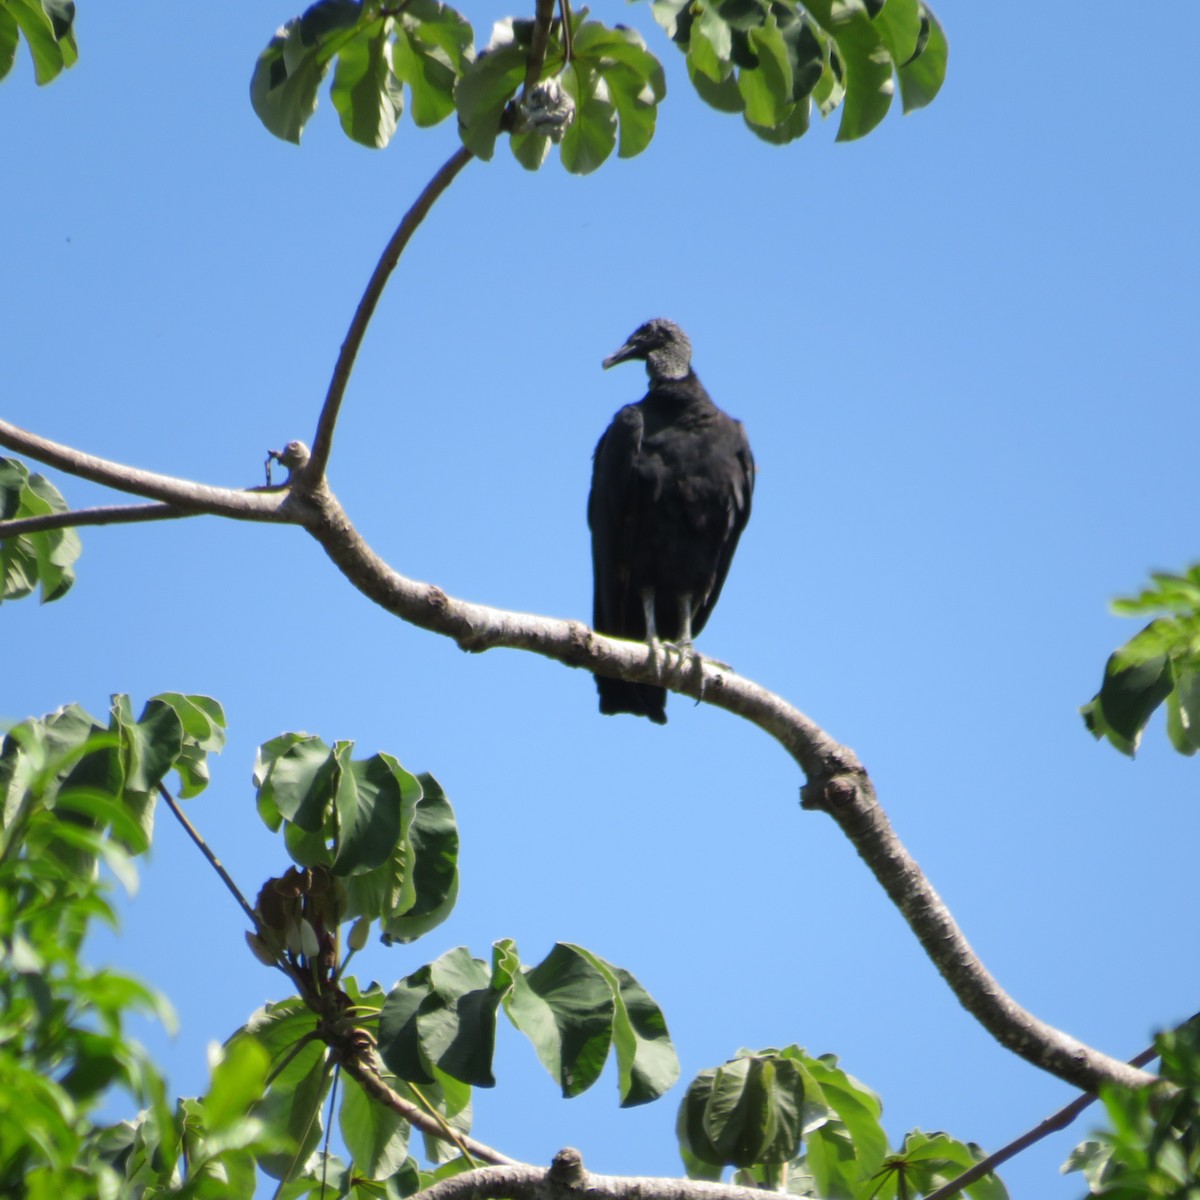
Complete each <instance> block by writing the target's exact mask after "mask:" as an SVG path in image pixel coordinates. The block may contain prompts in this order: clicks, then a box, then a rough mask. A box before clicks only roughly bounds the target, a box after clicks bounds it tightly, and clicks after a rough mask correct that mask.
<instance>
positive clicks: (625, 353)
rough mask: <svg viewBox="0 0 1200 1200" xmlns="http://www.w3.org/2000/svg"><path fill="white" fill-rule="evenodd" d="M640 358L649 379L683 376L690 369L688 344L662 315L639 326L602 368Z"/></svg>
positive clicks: (690, 353)
mask: <svg viewBox="0 0 1200 1200" xmlns="http://www.w3.org/2000/svg"><path fill="white" fill-rule="evenodd" d="M633 358H640V359H643V360H644V361H645V363H646V374H647V375H649V376H650V378H651V379H683V378H685V377H686V376H687V373H688V372H689V371H690V370H691V368H692V343H691V342H689V341H688V336H687V334H686V333H684V332H683V330H682V329H680V328H679V326H678V325H676V324H675V322H674V321H668V320H667V319H666V318H665V317H655V318H654V320H653V321H647V322H646V323H645V325H639V326H638V327H637V329H635V330H634V331H633V333H631V334H630V335H629V340H628V341H627V342H626V343H625V345H623V346H622V347H621V348H620V350H618V351H616V352H615V353H614V354H610V355H609V356H608V357H607V358H606V359H605V360H604V368H605V370H607V369H608V368H609V367H615V366H616V365H617V363H623V362H629V360H630V359H633Z"/></svg>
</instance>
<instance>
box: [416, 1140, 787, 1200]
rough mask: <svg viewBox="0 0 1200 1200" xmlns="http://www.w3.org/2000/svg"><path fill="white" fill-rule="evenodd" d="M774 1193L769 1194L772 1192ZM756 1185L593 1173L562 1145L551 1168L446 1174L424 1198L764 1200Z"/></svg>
mask: <svg viewBox="0 0 1200 1200" xmlns="http://www.w3.org/2000/svg"><path fill="white" fill-rule="evenodd" d="M768 1194H769V1193H768ZM763 1196H764V1193H763V1192H762V1191H760V1190H758V1189H757V1188H747V1187H735V1186H734V1185H733V1184H725V1183H707V1182H705V1181H703V1180H694V1179H656V1178H652V1177H647V1176H624V1175H593V1174H592V1173H591V1172H590V1171H585V1170H584V1169H583V1160H582V1158H581V1157H580V1154H579V1151H578V1150H574V1149H570V1148H568V1149H566V1150H560V1151H559V1152H558V1153H557V1154H556V1155H555V1156H554V1162H553V1163H551V1165H550V1167H549V1168H548V1169H545V1170H543V1169H542V1168H541V1167H531V1166H526V1165H524V1164H519V1165H515V1166H508V1167H483V1168H481V1169H480V1170H478V1171H464V1172H463V1173H462V1174H461V1175H455V1176H453V1177H452V1178H450V1179H443V1180H441V1181H440V1182H439V1183H435V1184H434V1185H433V1186H432V1187H429V1188H426V1189H425V1190H424V1191H423V1192H418V1193H417V1197H419V1200H582V1198H583V1197H586V1200H763Z"/></svg>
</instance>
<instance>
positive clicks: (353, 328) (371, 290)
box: [305, 146, 474, 480]
mask: <svg viewBox="0 0 1200 1200" xmlns="http://www.w3.org/2000/svg"><path fill="white" fill-rule="evenodd" d="M473 157H474V155H473V154H472V153H471V151H470V150H468V149H467V148H466V147H465V146H460V147H459V149H457V150H456V151H455V152H454V153H453V154H452V155H451V156H450V157H449V158H448V159H447V160H446V162H445V163H444V164H443V165H442V167H441V169H440V170H439V171H438V172H437V174H436V175H434V177H433V178H432V179H431V180H430V181H429V182H428V183H427V184H426V185H425V190H424V191H423V192H422V193H421V194H420V195H419V196H418V197H417V199H416V201H415V202H414V204H413V206H412V208H410V209H409V210H408V212H406V213H405V214H404V217H403V219H402V220H401V221H400V224H399V225H398V226H396V232H395V233H393V234H392V237H391V240H390V241H389V242H388V244H387V245H386V246H385V247H384V251H383V254H382V255H381V256H380V259H379V262H378V263H376V264H375V270H374V271H373V272H372V274H371V278H370V280H369V281H368V282H367V288H366V291H364V292H363V295H362V299H361V300H360V301H359V302H358V308H357V309H356V310H355V312H354V318H353V320H352V321H351V322H350V328H349V329H348V330H347V331H346V340H345V341H344V342H342V348H341V351H340V352H339V354H338V360H337V362H336V363H335V364H334V368H333V377H332V378H331V379H330V381H329V390H328V392H326V394H325V405H324V407H323V408H322V409H321V415H320V417H319V418H318V419H317V431H316V434H315V435H314V436H313V446H312V457H311V458H310V459H309V462H308V467H307V468H306V470H305V476H306V478H308V479H312V480H320V479H323V478H324V476H325V469H326V467H327V466H328V464H329V452H330V450H331V449H332V448H333V430H334V426H335V425H336V424H337V418H338V410H339V409H340V408H341V406H342V397H343V396H345V394H346V385H347V384H348V383H349V382H350V372H351V371H352V370H353V369H354V360H355V358H356V357H357V356H358V350H359V347H360V346H361V345H362V341H363V338H364V337H365V336H366V332H367V326H368V325H369V324H370V322H371V317H372V316H373V315H374V312H375V307H376V305H378V303H379V297H380V296H382V295H383V289H384V288H385V287H386V286H387V281H388V279H389V278H390V277H391V274H392V272H393V271H394V270H395V269H396V264H397V263H398V262H399V261H400V255H401V254H403V253H404V247H405V246H407V245H408V242H409V239H410V238H411V237H412V235H413V234H414V233H415V232H416V231H417V227H418V226H419V225H420V224H421V222H422V221H423V220H424V219H425V216H426V214H427V213H428V212H429V210H430V209H431V208H432V207H433V205H434V202H435V201H436V200H437V198H438V197H439V196H440V195H441V194H442V193H443V192H444V191H445V190H446V189H447V188H448V187H449V186H450V185H451V183H453V182H454V177H455V176H456V175H457V174H458V173H459V171H461V170H462V169H463V167H465V166H466V165H467V163H469V162H470V161H471V159H472V158H473Z"/></svg>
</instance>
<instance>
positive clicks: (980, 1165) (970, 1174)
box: [925, 1014, 1200, 1200]
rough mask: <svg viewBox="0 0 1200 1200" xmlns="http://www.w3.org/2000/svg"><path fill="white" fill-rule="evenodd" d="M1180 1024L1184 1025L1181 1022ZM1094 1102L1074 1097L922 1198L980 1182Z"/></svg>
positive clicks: (1088, 1095) (941, 1197) (1149, 1056)
mask: <svg viewBox="0 0 1200 1200" xmlns="http://www.w3.org/2000/svg"><path fill="white" fill-rule="evenodd" d="M1197 1015H1200V1014H1197ZM1195 1019H1196V1018H1195V1017H1189V1018H1188V1020H1189V1021H1194V1020H1195ZM1184 1024H1187V1022H1186V1021H1185V1022H1184ZM1157 1057H1158V1051H1157V1050H1156V1049H1155V1048H1154V1047H1153V1046H1150V1047H1148V1048H1147V1049H1145V1050H1143V1051H1142V1052H1141V1054H1135V1055H1134V1056H1133V1058H1131V1059H1130V1060H1129V1065H1130V1066H1131V1067H1144V1066H1146V1065H1147V1064H1148V1063H1152V1062H1153V1061H1154V1060H1155V1059H1156V1058H1157ZM1096 1100H1097V1096H1096V1094H1095V1093H1094V1092H1085V1093H1084V1094H1083V1095H1082V1096H1076V1097H1075V1099H1074V1100H1072V1101H1071V1103H1070V1104H1066V1105H1064V1106H1063V1107H1062V1108H1060V1109H1059V1110H1058V1112H1056V1113H1054V1114H1053V1115H1052V1116H1049V1117H1047V1118H1046V1119H1045V1120H1044V1121H1041V1122H1040V1123H1039V1124H1037V1125H1035V1126H1034V1127H1033V1128H1032V1129H1031V1130H1029V1131H1028V1132H1027V1133H1023V1134H1021V1136H1020V1137H1019V1138H1015V1139H1014V1140H1013V1141H1011V1142H1009V1143H1008V1145H1007V1146H1002V1147H1001V1148H1000V1149H999V1150H997V1151H996V1152H995V1153H994V1154H989V1155H988V1156H987V1158H981V1159H980V1160H979V1162H977V1163H976V1164H975V1165H974V1166H973V1167H971V1168H969V1169H968V1170H966V1171H964V1172H963V1173H962V1174H961V1175H959V1176H958V1178H957V1179H952V1180H950V1182H949V1183H944V1184H942V1186H941V1187H940V1188H938V1189H937V1191H935V1192H930V1193H929V1195H928V1196H926V1197H925V1200H950V1197H951V1196H957V1195H958V1194H959V1193H960V1192H962V1191H963V1189H964V1188H967V1187H970V1186H971V1184H973V1183H974V1182H975V1181H976V1180H977V1179H982V1178H983V1177H984V1176H985V1175H991V1174H992V1173H993V1172H994V1171H995V1170H996V1168H997V1167H999V1166H1000V1165H1001V1164H1002V1163H1006V1162H1008V1160H1009V1159H1010V1158H1015V1157H1016V1156H1017V1155H1018V1154H1020V1153H1021V1151H1022V1150H1027V1149H1028V1148H1029V1147H1030V1146H1032V1145H1034V1144H1035V1143H1037V1142H1040V1141H1041V1140H1042V1139H1043V1138H1045V1137H1049V1136H1050V1134H1052V1133H1057V1132H1058V1131H1059V1130H1060V1129H1066V1127H1067V1126H1068V1125H1070V1124H1071V1122H1072V1121H1074V1120H1075V1118H1076V1117H1078V1116H1079V1114H1080V1113H1081V1112H1083V1110H1084V1109H1085V1108H1087V1107H1088V1105H1089V1104H1094V1103H1095V1102H1096Z"/></svg>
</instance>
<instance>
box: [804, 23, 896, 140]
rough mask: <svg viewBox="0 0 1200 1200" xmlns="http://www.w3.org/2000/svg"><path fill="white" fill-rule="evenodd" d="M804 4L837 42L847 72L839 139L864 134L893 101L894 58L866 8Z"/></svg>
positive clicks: (872, 127)
mask: <svg viewBox="0 0 1200 1200" xmlns="http://www.w3.org/2000/svg"><path fill="white" fill-rule="evenodd" d="M805 7H806V8H807V9H808V11H809V12H810V13H811V14H812V15H813V16H814V17H815V18H816V20H817V21H818V22H819V23H820V25H821V26H822V28H823V29H824V30H825V31H826V32H827V33H828V34H829V36H830V37H831V38H832V39H833V40H834V42H835V43H836V45H837V51H838V55H839V57H840V58H841V61H842V65H843V69H844V72H845V79H844V86H845V97H844V99H843V104H842V119H841V123H840V124H839V126H838V134H837V140H838V141H839V142H848V141H853V140H854V139H855V138H860V137H863V136H864V135H866V134H868V133H870V131H871V130H872V129H874V128H875V126H876V125H878V124H879V122H880V121H882V120H883V118H884V117H885V116H886V115H887V110H888V108H889V107H890V105H891V103H892V93H893V92H894V90H895V84H894V82H893V79H892V72H893V67H894V65H895V64H893V62H892V57H891V55H890V54H889V53H888V49H887V46H886V45H885V44H884V42H883V40H882V39H881V37H880V31H879V30H878V29H877V28H876V27H875V24H874V22H873V21H872V20H871V19H870V18H869V17H868V16H867V13H866V11H865V9H862V8H857V7H852V6H851V5H847V4H841V3H837V2H836V0H811V2H809V0H806V3H805Z"/></svg>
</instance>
